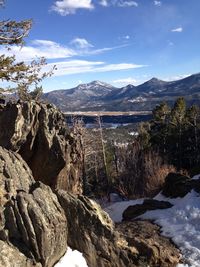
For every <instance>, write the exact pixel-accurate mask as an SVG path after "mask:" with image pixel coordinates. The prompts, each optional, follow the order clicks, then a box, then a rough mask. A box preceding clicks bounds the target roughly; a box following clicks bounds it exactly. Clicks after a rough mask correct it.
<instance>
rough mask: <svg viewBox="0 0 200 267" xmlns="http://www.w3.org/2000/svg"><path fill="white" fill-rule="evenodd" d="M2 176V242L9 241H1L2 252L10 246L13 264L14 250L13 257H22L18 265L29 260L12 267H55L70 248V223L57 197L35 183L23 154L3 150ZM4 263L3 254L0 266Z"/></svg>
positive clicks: (0, 190)
mask: <svg viewBox="0 0 200 267" xmlns="http://www.w3.org/2000/svg"><path fill="white" fill-rule="evenodd" d="M0 177H1V180H0V219H1V220H0V240H2V241H4V242H6V243H5V244H2V242H1V245H2V249H3V250H4V251H5V249H6V246H7V245H8V244H10V245H8V246H9V252H10V254H9V257H10V258H11V259H10V261H11V262H12V261H13V262H15V258H12V251H14V252H13V257H15V255H19V257H17V256H16V257H17V258H16V263H15V264H17V260H18V261H19V262H20V261H21V262H23V261H25V258H27V262H28V263H27V265H25V264H24V265H23V264H22V265H19V264H18V265H11V266H35V265H34V264H36V263H37V264H38V263H40V264H41V265H42V266H43V267H52V266H53V265H54V264H55V263H56V262H57V261H58V260H59V259H60V257H61V256H62V255H63V254H64V253H65V251H66V246H67V227H66V225H67V222H66V218H65V215H64V212H63V210H62V208H61V206H60V204H59V202H58V200H57V197H56V195H55V194H53V192H52V190H51V188H50V187H49V186H46V185H44V184H42V183H41V182H35V181H34V179H33V177H32V175H31V171H30V169H29V167H28V165H27V164H26V163H25V162H24V160H23V159H22V158H21V156H20V155H17V154H16V153H13V152H9V151H7V150H6V149H3V148H1V147H0ZM6 244H7V245H6ZM11 244H12V245H14V246H15V247H16V248H12V246H11ZM19 251H20V252H19ZM4 261H5V255H4V254H2V253H1V254H0V263H1V262H4ZM29 263H30V264H29ZM31 264H32V265H31ZM0 266H6V267H7V266H9V265H0ZM37 266H40V265H37Z"/></svg>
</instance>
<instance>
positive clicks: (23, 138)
mask: <svg viewBox="0 0 200 267" xmlns="http://www.w3.org/2000/svg"><path fill="white" fill-rule="evenodd" d="M0 128H1V131H0V146H2V147H4V148H6V149H10V150H12V151H15V152H18V153H19V154H20V155H21V156H22V158H23V159H24V160H25V161H26V162H27V163H28V165H29V167H30V168H31V170H32V172H33V176H34V178H35V180H40V181H42V182H44V183H45V184H47V185H49V186H51V187H54V188H55V187H56V188H61V189H65V190H67V191H69V192H72V193H81V192H82V181H81V175H80V169H81V162H82V161H81V157H82V154H81V148H80V146H81V144H80V140H79V138H77V136H75V135H73V134H72V133H70V131H69V129H68V127H67V125H66V123H65V119H64V116H63V115H62V113H61V112H60V111H59V110H58V109H56V108H55V106H53V105H50V104H44V103H37V102H35V101H29V102H18V103H7V105H6V106H5V107H4V108H2V109H0Z"/></svg>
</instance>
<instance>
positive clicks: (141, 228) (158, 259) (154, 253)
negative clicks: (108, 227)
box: [116, 221, 181, 267]
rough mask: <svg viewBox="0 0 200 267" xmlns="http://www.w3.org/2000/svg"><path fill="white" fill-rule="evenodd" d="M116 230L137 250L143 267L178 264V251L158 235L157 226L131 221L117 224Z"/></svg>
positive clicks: (161, 266)
mask: <svg viewBox="0 0 200 267" xmlns="http://www.w3.org/2000/svg"><path fill="white" fill-rule="evenodd" d="M116 229H117V230H118V231H119V232H122V233H123V234H124V237H125V239H126V240H127V242H128V245H129V246H134V247H135V248H136V249H137V250H138V252H139V255H140V258H144V259H146V265H144V266H151V267H175V266H177V264H178V263H179V262H180V259H181V255H180V252H179V250H178V249H177V248H176V247H175V245H173V243H172V242H171V241H170V240H169V239H168V238H166V237H163V236H162V235H160V228H159V226H157V225H155V224H153V223H151V222H149V221H131V222H123V223H119V224H118V225H117V226H116ZM140 264H141V265H139V266H142V262H141V263H140Z"/></svg>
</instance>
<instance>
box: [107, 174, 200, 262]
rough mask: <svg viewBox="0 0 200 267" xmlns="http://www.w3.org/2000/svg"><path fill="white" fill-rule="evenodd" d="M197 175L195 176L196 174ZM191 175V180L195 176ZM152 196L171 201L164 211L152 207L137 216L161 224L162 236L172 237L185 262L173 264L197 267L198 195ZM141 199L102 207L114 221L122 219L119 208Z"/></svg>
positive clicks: (199, 236)
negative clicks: (171, 205) (170, 206)
mask: <svg viewBox="0 0 200 267" xmlns="http://www.w3.org/2000/svg"><path fill="white" fill-rule="evenodd" d="M198 177H199V175H198ZM198 177H197V176H195V177H194V178H193V179H198ZM155 199H157V200H164V201H169V202H171V203H172V204H173V205H174V206H173V207H172V208H169V209H165V210H153V211H148V212H146V213H144V214H143V215H141V216H139V217H138V218H141V219H149V220H154V222H155V223H156V224H158V225H160V226H161V231H162V234H163V235H164V236H167V237H169V238H172V240H173V241H174V243H175V244H176V245H177V246H178V247H179V248H180V250H181V252H182V254H183V256H184V259H186V260H185V264H179V265H178V266H177V267H199V266H200V195H199V194H198V193H197V192H195V191H191V192H190V193H188V194H187V195H186V196H185V197H184V198H176V199H170V198H166V197H165V196H163V195H162V194H161V193H160V194H158V195H157V196H156V197H155ZM143 200H144V199H138V200H132V201H123V202H119V203H115V204H113V205H110V206H109V207H107V208H106V209H105V210H106V212H107V213H108V214H109V215H110V217H111V218H112V219H113V220H114V221H115V222H120V221H121V220H122V213H123V211H124V210H125V209H126V208H127V207H128V206H130V205H135V204H142V203H143Z"/></svg>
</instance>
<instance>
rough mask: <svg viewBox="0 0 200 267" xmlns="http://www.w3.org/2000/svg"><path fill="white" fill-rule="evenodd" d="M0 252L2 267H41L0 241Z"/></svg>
mask: <svg viewBox="0 0 200 267" xmlns="http://www.w3.org/2000/svg"><path fill="white" fill-rule="evenodd" d="M0 251H1V253H0V266H2V267H33V266H34V267H42V265H41V263H35V262H34V261H33V260H31V259H28V258H27V257H26V256H25V255H24V254H23V253H21V252H20V251H19V250H18V249H17V248H16V247H14V246H12V245H10V244H8V243H6V242H3V241H1V240H0Z"/></svg>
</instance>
